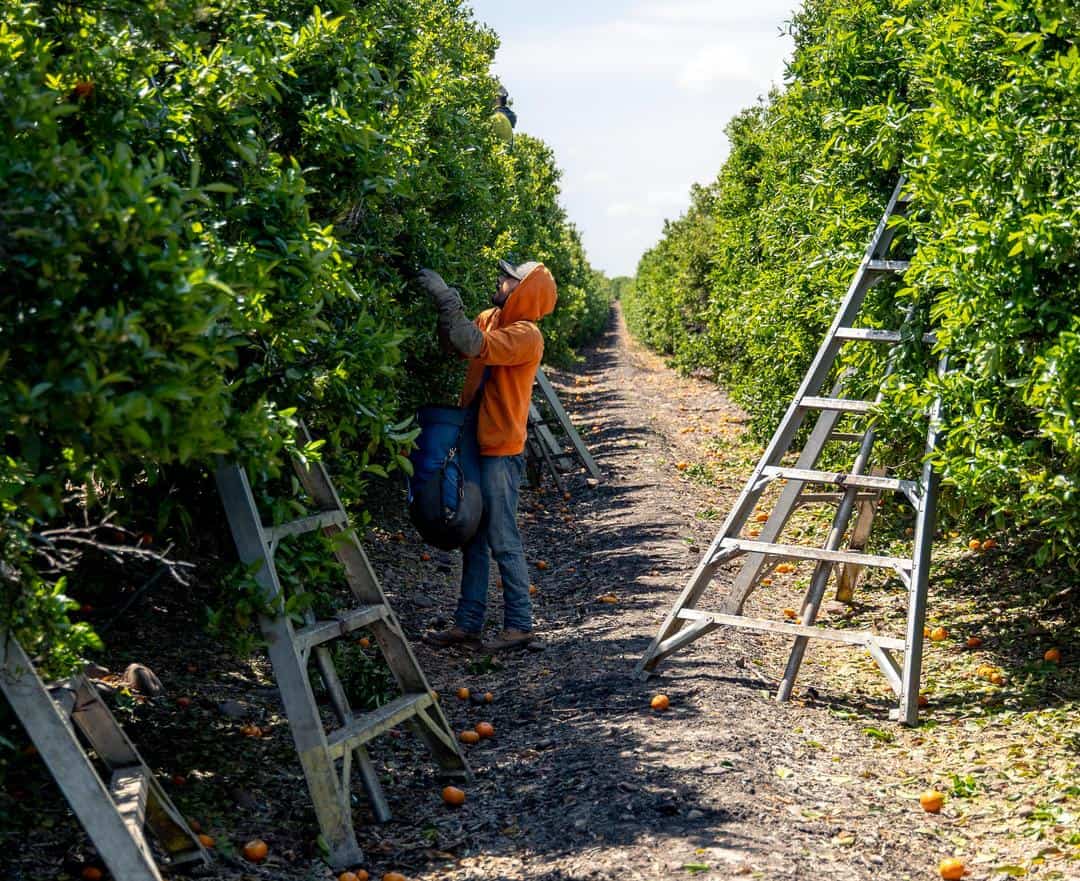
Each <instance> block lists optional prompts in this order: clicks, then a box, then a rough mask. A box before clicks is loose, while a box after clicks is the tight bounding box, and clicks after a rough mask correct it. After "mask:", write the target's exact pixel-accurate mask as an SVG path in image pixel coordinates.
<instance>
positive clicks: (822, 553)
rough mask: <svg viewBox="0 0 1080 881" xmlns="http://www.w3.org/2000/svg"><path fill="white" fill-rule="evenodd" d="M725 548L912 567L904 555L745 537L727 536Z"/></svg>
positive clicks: (831, 560)
mask: <svg viewBox="0 0 1080 881" xmlns="http://www.w3.org/2000/svg"><path fill="white" fill-rule="evenodd" d="M721 547H722V548H723V549H724V550H736V551H740V552H742V553H749V552H752V553H759V554H768V555H770V556H773V557H785V558H788V559H792V560H820V561H824V562H828V563H856V564H858V565H860V566H875V567H877V568H879V569H903V570H909V569H911V560H908V559H905V558H903V557H881V556H878V555H877V554H856V553H852V552H851V551H840V550H827V549H825V548H807V547H802V546H800V545H785V544H774V543H772V542H764V541H751V540H750V539H745V538H725V539H724V540H723V541H722V542H721Z"/></svg>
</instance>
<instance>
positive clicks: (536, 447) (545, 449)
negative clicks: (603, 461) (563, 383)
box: [526, 368, 601, 492]
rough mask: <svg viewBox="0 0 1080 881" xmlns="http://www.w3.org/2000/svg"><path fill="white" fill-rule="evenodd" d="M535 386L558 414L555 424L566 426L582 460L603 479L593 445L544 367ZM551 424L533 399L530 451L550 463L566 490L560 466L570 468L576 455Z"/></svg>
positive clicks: (592, 471)
mask: <svg viewBox="0 0 1080 881" xmlns="http://www.w3.org/2000/svg"><path fill="white" fill-rule="evenodd" d="M535 389H536V390H537V391H539V392H540V397H541V398H542V400H543V401H544V402H545V403H546V404H547V405H548V407H549V408H550V409H551V412H552V413H554V414H555V423H554V424H555V425H557V426H558V427H559V428H560V429H562V431H563V433H564V434H565V435H566V436H567V438H569V440H570V445H571V447H573V450H574V454H576V456H577V458H578V459H579V460H580V461H581V464H582V465H583V466H584V468H585V470H586V471H587V472H588V473H589V476H590V477H591V478H593V479H594V480H600V479H601V477H600V469H599V468H598V467H597V465H596V461H595V460H594V459H593V457H592V455H591V454H590V453H589V449H588V447H586V446H585V442H584V441H583V440H582V439H581V435H580V434H578V431H577V429H576V428H574V423H573V422H571V421H570V416H569V415H568V414H567V412H566V408H565V407H563V405H562V401H560V400H559V395H558V393H556V391H555V387H554V386H553V385H552V384H551V380H550V379H548V378H547V376H546V375H545V373H544V371H543V370H541V369H539V368H537V370H536V386H535ZM551 428H552V423H549V422H547V421H545V420H544V417H543V416H542V415H541V413H540V408H539V407H537V406H536V403H535V401H530V402H529V419H528V426H527V433H526V438H527V447H528V451H529V454H530V456H532V457H533V459H535V460H536V461H537V462H539V461H543V462H544V464H545V465H547V467H548V470H549V471H550V472H551V476H552V478H553V479H554V481H555V485H556V486H557V487H558V488H559V492H562V491H563V489H564V486H563V482H562V475H561V474H560V471H559V469H560V467H563V468H566V467H569V466H571V465H572V463H573V456H572V455H571V454H569V453H567V452H566V451H565V450H564V449H563V445H562V444H561V443H559V441H558V439H557V438H556V437H555V434H554V433H553V432H552V430H551Z"/></svg>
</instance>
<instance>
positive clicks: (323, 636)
mask: <svg viewBox="0 0 1080 881" xmlns="http://www.w3.org/2000/svg"><path fill="white" fill-rule="evenodd" d="M385 617H386V606H360V607H359V608H357V609H352V610H351V611H349V612H344V613H343V614H341V615H338V617H336V618H332V619H329V618H328V619H326V620H324V621H316V622H315V623H314V624H309V625H308V626H307V627H302V628H301V629H300V630H297V631H296V640H295V642H296V648H297V650H299V651H307V650H308V649H311V648H314V647H315V646H317V645H321V644H322V643H324V642H328V641H330V640H331V639H337V638H338V637H340V636H346V635H347V634H349V633H351V632H352V631H353V630H359V629H360V628H361V627H366V626H367V625H368V624H372V623H374V622H375V621H381V620H382V619H383V618H385Z"/></svg>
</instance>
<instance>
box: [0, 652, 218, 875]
mask: <svg viewBox="0 0 1080 881" xmlns="http://www.w3.org/2000/svg"><path fill="white" fill-rule="evenodd" d="M0 659H2V661H3V664H2V670H0V690H2V691H3V693H4V695H5V697H7V699H8V702H9V703H10V704H11V707H12V709H13V710H14V711H15V715H16V716H18V717H19V720H20V722H22V724H23V727H24V728H25V729H26V732H27V734H29V735H30V739H31V740H32V741H33V743H34V746H35V747H36V748H37V750H38V753H39V754H40V755H41V757H42V759H43V760H44V761H45V765H46V767H48V769H49V772H50V773H51V774H52V776H53V778H54V779H55V780H56V782H57V785H59V787H60V790H61V792H63V793H64V797H65V798H66V799H67V801H68V804H69V805H71V809H72V811H74V813H75V816H76V817H77V818H78V820H79V822H80V823H81V824H82V826H83V828H84V829H85V830H86V832H87V834H88V835H89V836H90V840H91V841H92V842H93V843H94V847H96V848H97V851H98V853H99V854H100V856H101V858H102V860H104V862H105V865H106V866H107V867H108V869H109V872H110V873H111V874H112V876H113V877H114V878H123V879H124V881H161V872H160V871H159V869H158V865H157V862H156V861H155V859H154V853H153V851H152V850H151V848H150V844H149V842H148V841H147V839H146V836H145V831H144V830H145V828H149V830H150V832H151V833H153V835H154V838H155V840H156V841H157V843H158V845H159V846H160V848H161V851H162V853H163V854H164V856H163V859H162V865H163V866H164V867H165V868H169V869H171V868H175V867H177V866H181V865H184V864H189V863H201V864H202V865H209V863H210V857H209V855H208V854H207V852H206V850H205V849H204V848H203V846H202V844H201V843H200V842H199V839H198V838H197V837H196V835H195V833H194V832H192V831H191V828H190V827H189V826H188V824H187V821H186V820H185V819H184V817H183V815H182V814H181V813H180V812H179V811H178V810H177V809H176V807H175V806H174V805H173V803H172V802H171V801H170V800H169V797H168V796H167V795H166V794H165V790H164V789H162V787H161V784H160V783H158V781H157V778H155V777H154V773H153V772H152V771H151V770H150V768H148V767H147V765H146V762H144V761H143V759H142V756H140V755H139V752H138V750H136V749H135V746H134V744H132V742H131V741H130V740H129V739H128V737H127V735H126V734H124V731H123V729H122V728H121V727H120V724H119V723H118V722H117V721H116V718H115V717H114V716H113V714H112V713H111V712H110V711H109V708H108V707H107V706H106V705H105V703H104V701H102V699H101V697H100V695H99V694H98V692H97V689H96V688H95V687H94V685H93V683H91V682H90V681H89V680H88V679H87V678H86V677H85V676H83V675H81V674H80V675H77V676H73V677H71V678H70V679H66V680H64V681H63V682H58V683H55V684H53V685H51V686H46V685H45V684H44V683H43V682H42V681H41V678H40V677H39V676H38V674H37V671H36V670H35V669H34V666H33V664H32V663H31V661H30V658H29V657H28V656H27V655H26V652H25V651H23V648H22V646H21V645H19V642H18V641H17V640H16V639H15V637H14V636H13V635H12V634H10V633H7V632H0ZM73 723H74V724H73ZM76 730H78V732H80V733H81V734H82V735H83V737H84V738H85V740H86V742H87V743H89V745H90V746H91V747H92V748H93V750H94V752H95V753H96V755H97V757H98V759H100V761H101V762H102V764H104V766H105V767H106V769H108V771H109V773H110V780H109V783H108V785H106V784H105V782H104V781H103V780H102V779H101V777H99V776H98V772H97V771H96V770H95V768H94V764H93V762H92V761H91V759H90V756H89V755H87V753H86V751H85V750H84V749H83V747H82V744H80V742H79V738H78V736H77V734H76Z"/></svg>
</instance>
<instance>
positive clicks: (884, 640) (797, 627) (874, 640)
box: [678, 609, 906, 651]
mask: <svg viewBox="0 0 1080 881" xmlns="http://www.w3.org/2000/svg"><path fill="white" fill-rule="evenodd" d="M678 617H680V618H682V619H683V620H684V621H705V622H706V623H707V624H726V625H729V626H731V627H743V628H746V629H747V630H760V631H763V632H768V633H783V634H785V635H791V636H809V637H813V638H815V639H827V640H829V641H830V642H844V643H847V644H849V645H861V646H867V647H869V646H871V645H876V646H880V647H881V648H886V649H894V650H897V651H903V650H904V649H905V648H906V643H905V642H904V640H902V639H897V638H895V637H892V636H881V635H880V634H877V633H871V632H870V631H869V630H825V629H822V628H820V627H813V626H811V625H807V624H795V623H794V622H792V623H790V624H788V623H786V622H784V621H769V620H767V619H765V618H746V617H743V616H742V615H728V614H725V613H723V612H702V611H701V610H699V609H682V610H681V611H680V612H679V615H678Z"/></svg>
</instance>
